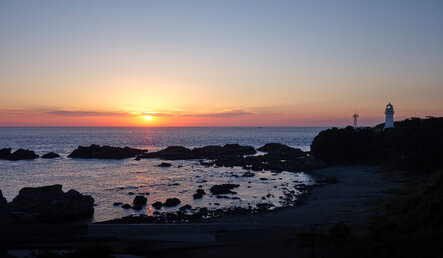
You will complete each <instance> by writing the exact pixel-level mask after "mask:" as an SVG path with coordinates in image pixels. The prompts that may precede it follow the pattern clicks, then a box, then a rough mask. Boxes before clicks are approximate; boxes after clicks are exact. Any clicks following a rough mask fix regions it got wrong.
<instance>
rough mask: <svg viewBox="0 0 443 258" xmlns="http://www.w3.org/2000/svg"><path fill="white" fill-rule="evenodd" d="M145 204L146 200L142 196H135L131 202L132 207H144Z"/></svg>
mask: <svg viewBox="0 0 443 258" xmlns="http://www.w3.org/2000/svg"><path fill="white" fill-rule="evenodd" d="M147 202H148V199H147V198H146V197H144V196H142V195H137V196H135V198H134V200H133V201H132V203H133V204H134V205H145V204H146V203H147Z"/></svg>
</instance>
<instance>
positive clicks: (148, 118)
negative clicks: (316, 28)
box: [143, 116, 152, 121]
mask: <svg viewBox="0 0 443 258" xmlns="http://www.w3.org/2000/svg"><path fill="white" fill-rule="evenodd" d="M143 118H144V119H145V120H146V121H151V120H152V116H144V117H143Z"/></svg>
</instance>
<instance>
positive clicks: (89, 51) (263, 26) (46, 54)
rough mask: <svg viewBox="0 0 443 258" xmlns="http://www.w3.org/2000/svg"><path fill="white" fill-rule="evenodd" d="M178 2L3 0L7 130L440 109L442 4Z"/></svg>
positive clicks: (334, 120) (249, 122) (322, 121)
mask: <svg viewBox="0 0 443 258" xmlns="http://www.w3.org/2000/svg"><path fill="white" fill-rule="evenodd" d="M43 2H45V1H43ZM173 2H174V3H170V2H164V1H155V2H149V4H148V3H144V2H143V1H142V2H133V3H132V4H131V5H125V4H124V3H123V2H120V1H106V2H101V1H98V2H95V3H89V4H88V5H82V4H80V3H79V4H77V3H76V2H71V3H67V2H64V1H55V2H53V1H50V2H48V3H50V4H48V5H45V4H38V3H35V2H27V3H24V2H21V1H5V2H2V4H1V8H0V54H1V57H2V58H1V59H0V90H1V92H0V93H1V94H0V126H316V125H320V126H329V125H336V126H345V125H348V124H351V123H352V114H353V112H354V110H355V109H357V110H358V111H359V114H360V118H359V123H360V124H361V125H375V124H378V123H381V122H383V118H384V114H383V112H384V111H383V110H384V106H385V105H386V103H388V102H391V103H393V104H394V105H395V106H396V115H395V119H403V118H407V117H412V116H416V117H425V116H440V115H441V114H442V113H443V104H442V103H443V102H442V101H441V99H443V87H442V81H443V63H442V60H443V47H442V46H443V32H442V30H441V27H442V26H443V24H442V19H441V11H442V10H443V7H442V5H441V4H436V6H432V7H431V6H430V7H429V8H425V5H420V4H419V3H417V4H410V5H406V4H405V5H404V6H403V5H402V6H401V7H399V6H398V5H396V4H388V3H385V2H380V4H383V6H384V8H383V9H380V8H379V7H378V5H377V3H373V2H372V1H369V2H366V3H359V4H357V3H355V4H338V5H337V4H333V3H323V4H322V5H319V4H316V3H310V2H309V3H308V2H306V3H296V2H291V1H289V2H286V1H283V2H281V3H279V4H275V3H271V2H268V3H266V2H260V3H255V5H254V11H251V9H250V6H251V5H249V4H248V1H245V2H242V3H237V2H232V3H230V4H228V3H221V2H220V3H208V2H201V1H191V2H190V3H183V2H180V1H177V2H175V1H173ZM86 6H87V7H86ZM399 8H400V9H399ZM85 10H90V11H85ZM196 10H199V11H196ZM318 12H321V13H324V14H323V15H321V16H318V15H317V13H318ZM392 12H395V13H396V14H397V16H395V19H394V18H392V15H391V13H392ZM17 17H26V19H19V18H17ZM79 17H81V19H79ZM116 17H117V18H116ZM169 17H175V18H174V19H170V18H169ZM209 17H210V18H209ZM263 17H265V18H263ZM55 21H57V22H55ZM202 21H204V22H202ZM307 25H309V26H307ZM146 113H149V115H145V114H146Z"/></svg>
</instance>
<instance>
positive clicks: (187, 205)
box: [178, 204, 192, 211]
mask: <svg viewBox="0 0 443 258" xmlns="http://www.w3.org/2000/svg"><path fill="white" fill-rule="evenodd" d="M178 209H179V210H181V211H186V210H190V209H192V206H191V205H189V204H186V205H184V206H182V207H180V208H178Z"/></svg>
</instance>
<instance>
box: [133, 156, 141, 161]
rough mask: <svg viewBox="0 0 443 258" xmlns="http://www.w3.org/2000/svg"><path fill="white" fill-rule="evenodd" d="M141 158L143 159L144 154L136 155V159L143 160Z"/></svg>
mask: <svg viewBox="0 0 443 258" xmlns="http://www.w3.org/2000/svg"><path fill="white" fill-rule="evenodd" d="M141 159H142V156H141V155H137V157H135V159H134V160H141Z"/></svg>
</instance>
